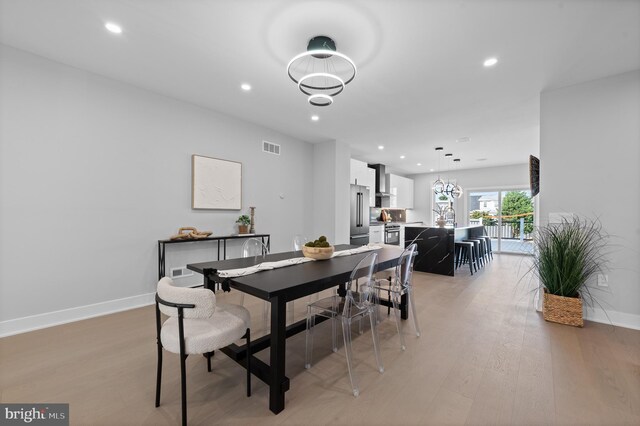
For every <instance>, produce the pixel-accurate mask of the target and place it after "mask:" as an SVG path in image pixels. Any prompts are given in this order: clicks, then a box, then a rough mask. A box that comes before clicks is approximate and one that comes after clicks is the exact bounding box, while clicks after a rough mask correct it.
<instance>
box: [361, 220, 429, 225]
mask: <svg viewBox="0 0 640 426" xmlns="http://www.w3.org/2000/svg"><path fill="white" fill-rule="evenodd" d="M386 224H390V225H400V226H407V225H411V226H414V225H418V224H422V222H382V221H379V220H372V221H370V222H369V226H380V225H386Z"/></svg>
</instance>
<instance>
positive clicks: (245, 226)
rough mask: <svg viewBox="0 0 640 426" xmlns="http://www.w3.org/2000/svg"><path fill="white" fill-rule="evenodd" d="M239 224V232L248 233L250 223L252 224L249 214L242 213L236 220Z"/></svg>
mask: <svg viewBox="0 0 640 426" xmlns="http://www.w3.org/2000/svg"><path fill="white" fill-rule="evenodd" d="M236 223H237V224H238V234H248V233H249V225H251V218H249V216H248V215H246V214H243V215H241V216H240V217H239V218H238V220H236Z"/></svg>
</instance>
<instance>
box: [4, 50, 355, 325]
mask: <svg viewBox="0 0 640 426" xmlns="http://www.w3.org/2000/svg"><path fill="white" fill-rule="evenodd" d="M0 93H1V96H0V165H1V168H0V179H1V180H0V200H1V207H0V209H1V210H0V235H1V242H0V335H2V334H3V333H4V334H7V333H11V332H12V331H15V330H18V329H21V328H22V329H24V328H25V327H27V328H28V327H38V326H41V325H43V324H44V323H46V322H47V321H49V322H51V321H61V322H62V321H66V320H68V319H69V318H73V317H74V315H80V314H82V315H85V314H86V315H91V314H92V313H96V312H97V311H100V310H102V311H108V310H109V309H111V308H113V307H118V308H126V307H127V306H130V305H131V304H132V303H133V304H135V303H139V302H142V301H143V300H144V301H146V300H151V299H150V298H149V297H147V296H148V295H149V293H151V292H153V291H154V289H155V284H156V281H157V240H158V239H163V238H168V237H169V236H170V235H172V234H174V233H175V232H176V231H177V229H178V228H179V227H181V226H195V227H197V228H198V229H202V230H211V231H213V232H214V234H216V235H227V234H230V233H233V232H236V228H235V224H234V222H235V220H236V218H237V217H238V216H239V215H240V214H241V213H248V208H249V206H255V207H256V208H257V209H256V228H257V231H258V232H266V233H270V234H271V235H272V249H273V250H274V251H282V250H288V249H290V247H291V240H292V237H293V235H295V234H296V233H301V234H310V233H311V231H312V223H310V220H309V218H310V217H312V211H313V202H314V201H317V200H318V198H317V197H314V195H313V194H312V193H311V191H310V190H309V188H311V187H312V180H313V178H312V176H313V173H312V170H313V149H312V146H311V145H310V144H308V143H305V142H301V141H298V140H295V139H293V138H291V137H288V136H285V135H283V134H280V133H277V132H275V131H273V130H270V129H267V128H264V127H260V126H256V125H254V124H250V123H247V122H243V121H240V120H237V119H234V118H230V117H228V116H225V115H222V114H219V113H216V112H213V111H210V110H207V109H203V108H200V107H197V106H194V105H192V104H188V103H184V102H181V101H177V100H174V99H170V98H167V97H164V96H161V95H158V94H154V93H151V92H148V91H145V90H141V89H138V88H136V87H133V86H129V85H126V84H123V83H120V82H116V81H114V80H110V79H107V78H103V77H101V76H98V75H95V74H91V73H88V72H84V71H81V70H78V69H75V68H71V67H68V66H65V65H61V64H59V63H56V62H52V61H49V60H47V59H44V58H42V57H38V56H34V55H31V54H28V53H25V52H22V51H19V50H15V49H13V48H9V47H6V46H2V45H0ZM239 95H240V94H239ZM248 102H250V100H249V98H248ZM263 139H266V140H269V141H271V142H274V143H278V144H281V146H282V155H281V156H274V155H272V154H265V153H262V151H261V141H262V140H263ZM192 154H200V155H206V156H212V157H217V158H223V159H228V160H234V161H240V162H242V165H243V169H242V174H243V176H242V178H243V182H242V183H243V196H242V205H243V209H242V212H239V211H211V210H207V211H201V210H198V211H195V210H192V209H191V162H190V161H191V155H192ZM347 157H348V156H347ZM186 246H188V247H186ZM186 246H181V247H180V248H179V249H178V248H172V250H171V251H170V253H169V254H168V267H171V266H178V265H184V264H185V263H187V262H188V261H204V260H211V259H212V258H213V253H214V247H215V245H212V244H209V245H204V244H203V245H191V244H189V245H186ZM238 254H239V249H238V246H237V244H236V245H235V246H234V244H231V245H230V255H231V256H234V255H236V256H237V255H238ZM194 279H195V281H201V279H200V277H194ZM187 281H188V279H187ZM183 283H188V282H186V281H185V282H183ZM141 295H146V296H145V297H142V298H141ZM127 298H129V299H127ZM120 299H124V300H120ZM114 300H119V301H118V302H113V303H111V301H114ZM110 303H111V304H110ZM91 304H99V305H95V306H94V307H93V308H82V309H80V308H79V307H86V306H87V305H91ZM76 308H78V309H79V310H76V311H74V309H76ZM94 308H95V309H94ZM65 309H71V311H68V312H67V311H65V312H62V313H60V312H58V313H57V314H55V315H49V313H51V312H53V311H60V310H65ZM41 314H44V315H43V316H42V317H31V320H30V321H28V320H20V318H23V317H29V316H34V315H41ZM47 315H49V316H47ZM34 318H35V319H34Z"/></svg>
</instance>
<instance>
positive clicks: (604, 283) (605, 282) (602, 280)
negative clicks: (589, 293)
mask: <svg viewBox="0 0 640 426" xmlns="http://www.w3.org/2000/svg"><path fill="white" fill-rule="evenodd" d="M598 287H609V275H605V274H598Z"/></svg>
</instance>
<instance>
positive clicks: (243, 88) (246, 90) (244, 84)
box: [240, 83, 251, 92]
mask: <svg viewBox="0 0 640 426" xmlns="http://www.w3.org/2000/svg"><path fill="white" fill-rule="evenodd" d="M240 88H241V89H242V90H244V91H245V92H248V91H249V90H251V85H250V84H249V83H242V84H241V85H240Z"/></svg>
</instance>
